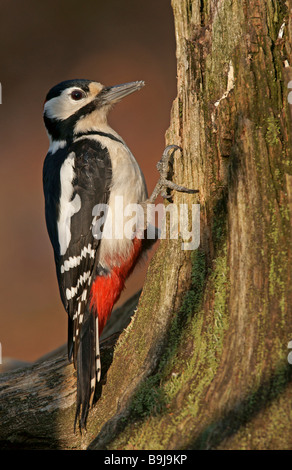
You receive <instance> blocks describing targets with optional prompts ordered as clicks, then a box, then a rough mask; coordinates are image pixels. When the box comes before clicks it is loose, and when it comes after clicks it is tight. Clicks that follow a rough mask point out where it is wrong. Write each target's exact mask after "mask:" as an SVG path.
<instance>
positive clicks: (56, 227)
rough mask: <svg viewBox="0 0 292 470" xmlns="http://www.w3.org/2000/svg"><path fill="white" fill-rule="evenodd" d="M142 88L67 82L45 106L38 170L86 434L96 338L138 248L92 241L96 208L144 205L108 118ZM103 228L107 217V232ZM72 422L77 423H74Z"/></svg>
mask: <svg viewBox="0 0 292 470" xmlns="http://www.w3.org/2000/svg"><path fill="white" fill-rule="evenodd" d="M143 85H144V82H132V83H128V84H124V85H118V86H114V87H105V86H103V85H101V84H100V83H98V82H94V81H90V80H68V81H65V82H62V83H60V84H59V85H57V86H55V87H54V88H52V89H51V90H50V91H49V93H48V95H47V97H46V101H45V105H44V122H45V126H46V129H47V132H48V135H49V139H50V147H49V151H48V154H47V156H46V159H45V162H44V168H43V187H44V196H45V214H46V223H47V229H48V233H49V237H50V240H51V243H52V246H53V250H54V257H55V264H56V271H57V278H58V284H59V289H60V295H61V299H62V302H63V305H64V307H65V310H66V311H67V313H68V355H69V358H70V359H71V358H73V363H74V366H75V367H76V368H77V412H76V420H77V419H78V418H79V415H80V413H81V418H80V421H79V425H80V428H83V427H85V424H86V419H87V413H88V408H89V405H90V402H91V401H92V397H93V394H94V390H95V385H96V381H98V380H99V378H100V357H99V340H98V338H99V335H100V333H101V329H102V328H103V326H104V324H105V322H106V320H107V318H108V317H109V315H110V313H111V309H112V307H113V304H114V303H115V301H116V300H117V299H118V297H119V295H120V293H121V290H122V288H123V286H124V281H125V279H126V277H127V276H128V275H129V274H130V273H131V272H132V270H133V268H134V266H135V264H136V262H137V260H138V258H139V256H140V254H141V249H142V248H141V244H139V243H134V242H133V240H131V239H128V238H126V237H123V238H122V239H120V238H119V239H114V238H113V239H105V238H103V237H101V238H100V237H99V238H98V237H97V238H96V237H95V224H96V223H97V220H96V217H95V213H94V208H95V207H96V206H97V205H98V204H108V206H109V207H110V208H111V211H112V213H113V214H114V211H115V204H114V203H115V198H116V197H117V196H118V197H121V196H122V198H123V205H124V207H125V206H126V205H127V204H130V203H135V204H137V203H140V202H143V201H145V200H146V198H147V190H146V185H145V182H144V177H143V175H142V173H141V170H140V168H139V166H138V164H137V162H136V160H135V158H134V157H133V155H132V153H131V152H130V150H129V149H128V147H127V145H126V144H125V142H124V141H123V139H122V138H121V137H120V136H119V135H118V134H117V133H116V132H115V131H114V130H113V129H111V128H110V127H109V125H108V123H107V114H108V111H109V109H110V108H111V106H112V105H113V104H114V103H116V102H117V101H119V100H120V99H122V98H123V97H124V96H126V95H128V94H130V93H132V92H134V91H136V90H139V89H140V88H141V87H142V86H143ZM107 223H108V220H107V218H106V217H105V221H104V227H106V225H107ZM76 420H75V421H76Z"/></svg>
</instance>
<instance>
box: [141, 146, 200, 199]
mask: <svg viewBox="0 0 292 470" xmlns="http://www.w3.org/2000/svg"><path fill="white" fill-rule="evenodd" d="M178 149H179V150H181V148H180V147H178V145H168V146H167V147H166V148H165V150H164V152H163V154H162V158H161V160H159V162H158V163H157V165H156V167H157V170H158V171H159V173H160V178H159V180H158V182H157V184H156V186H155V188H154V190H153V192H152V194H151V196H150V197H149V198H148V200H147V203H150V204H153V203H154V201H155V199H156V198H157V197H158V196H159V194H161V196H162V197H163V198H164V199H170V198H171V195H169V194H167V189H173V190H174V191H179V192H182V193H189V194H195V193H198V192H199V190H198V189H189V188H186V187H185V186H180V185H179V184H176V183H173V181H170V180H168V179H167V176H168V173H169V162H170V159H171V158H172V157H173V154H174V152H175V151H176V150H178ZM171 150H173V151H172V152H171Z"/></svg>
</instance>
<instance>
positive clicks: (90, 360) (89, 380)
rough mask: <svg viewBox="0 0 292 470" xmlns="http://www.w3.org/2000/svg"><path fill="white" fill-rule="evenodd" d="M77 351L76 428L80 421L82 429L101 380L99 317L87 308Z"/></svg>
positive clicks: (84, 426) (84, 427)
mask: <svg viewBox="0 0 292 470" xmlns="http://www.w3.org/2000/svg"><path fill="white" fill-rule="evenodd" d="M79 338H80V343H79V348H78V353H77V409H76V415H75V423H74V429H76V423H77V421H79V428H80V430H82V429H86V420H87V416H88V411H89V408H90V406H92V403H93V398H94V392H95V387H96V383H97V381H99V380H100V359H98V360H99V362H98V360H97V359H96V357H97V356H98V358H99V357H100V354H99V336H98V318H97V317H95V316H94V315H92V313H91V312H90V310H89V309H86V312H85V318H84V321H83V323H82V328H81V332H80V336H79Z"/></svg>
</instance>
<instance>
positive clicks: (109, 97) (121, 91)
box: [102, 80, 145, 104]
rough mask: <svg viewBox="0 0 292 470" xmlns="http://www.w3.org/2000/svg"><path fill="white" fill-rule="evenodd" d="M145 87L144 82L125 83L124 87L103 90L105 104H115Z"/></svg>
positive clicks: (116, 86) (117, 86) (118, 86)
mask: <svg viewBox="0 0 292 470" xmlns="http://www.w3.org/2000/svg"><path fill="white" fill-rule="evenodd" d="M144 85H145V82H143V80H140V81H138V82H129V83H123V84H122V85H115V86H112V87H106V88H104V89H103V90H102V95H103V102H104V104H114V103H117V102H118V101H120V100H121V99H122V98H124V97H125V96H127V95H130V94H131V93H134V91H138V90H140V89H141V88H143V86H144Z"/></svg>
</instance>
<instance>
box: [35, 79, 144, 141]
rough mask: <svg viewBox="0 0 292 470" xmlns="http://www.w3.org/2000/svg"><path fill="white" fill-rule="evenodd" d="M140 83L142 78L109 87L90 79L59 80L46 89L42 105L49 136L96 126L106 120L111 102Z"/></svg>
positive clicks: (64, 136)
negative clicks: (56, 83)
mask: <svg viewBox="0 0 292 470" xmlns="http://www.w3.org/2000/svg"><path fill="white" fill-rule="evenodd" d="M143 86H144V82H143V81H137V82H130V83H124V84H122V85H115V86H111V87H106V86H104V85H102V84H101V83H98V82H95V81H91V80H77V79H76V80H66V81H64V82H61V83H59V84H58V85H56V86H54V87H53V88H52V89H51V90H50V91H49V93H48V94H47V96H46V100H45V104H44V121H45V126H46V128H47V131H48V134H49V137H50V139H51V140H53V141H60V140H61V141H63V140H68V139H70V138H72V137H73V136H74V134H78V133H80V132H85V131H88V130H94V129H97V128H98V127H99V126H102V125H104V124H105V123H106V122H107V114H108V112H109V110H110V108H111V107H112V106H113V105H114V104H115V103H117V102H118V101H120V100H121V99H122V98H124V97H125V96H127V95H129V94H130V93H133V92H134V91H137V90H140V88H142V87H143Z"/></svg>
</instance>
